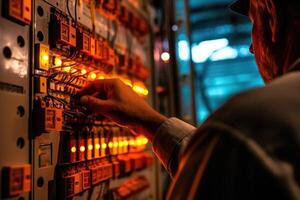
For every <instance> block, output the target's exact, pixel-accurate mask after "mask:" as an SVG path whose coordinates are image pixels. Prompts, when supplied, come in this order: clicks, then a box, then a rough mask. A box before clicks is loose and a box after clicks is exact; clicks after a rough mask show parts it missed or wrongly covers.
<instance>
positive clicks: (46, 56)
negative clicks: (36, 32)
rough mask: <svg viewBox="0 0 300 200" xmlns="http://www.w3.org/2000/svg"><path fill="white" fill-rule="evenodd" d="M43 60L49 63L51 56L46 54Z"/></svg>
mask: <svg viewBox="0 0 300 200" xmlns="http://www.w3.org/2000/svg"><path fill="white" fill-rule="evenodd" d="M42 59H43V61H44V62H48V61H49V55H47V54H44V55H43V56H42Z"/></svg>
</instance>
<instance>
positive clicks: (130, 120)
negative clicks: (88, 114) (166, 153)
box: [79, 79, 166, 141]
mask: <svg viewBox="0 0 300 200" xmlns="http://www.w3.org/2000/svg"><path fill="white" fill-rule="evenodd" d="M79 95H80V96H81V98H80V103H81V104H82V105H84V106H85V107H87V108H88V110H89V111H92V112H94V113H96V114H100V115H103V116H105V117H107V118H108V119H110V120H112V121H114V122H116V123H117V124H119V125H121V126H125V127H128V128H130V129H132V130H133V131H134V132H136V133H139V134H144V135H145V136H146V137H147V138H148V139H149V140H150V141H152V140H153V136H154V134H155V132H156V130H157V128H158V127H159V126H160V125H161V124H162V123H163V122H164V121H165V120H166V117H165V116H163V115H161V114H159V113H158V112H156V111H155V110H154V109H153V108H151V107H150V106H149V104H148V103H147V102H146V101H145V100H144V99H142V98H141V97H140V96H138V95H137V94H136V93H135V92H134V91H133V90H132V89H131V88H130V87H129V86H127V85H125V84H124V83H123V82H122V81H120V80H118V79H105V80H96V81H94V82H92V83H91V84H89V85H88V86H86V87H85V88H83V89H82V90H81V91H80V92H79Z"/></svg>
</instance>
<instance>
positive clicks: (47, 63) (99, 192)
mask: <svg viewBox="0 0 300 200" xmlns="http://www.w3.org/2000/svg"><path fill="white" fill-rule="evenodd" d="M142 4H146V3H145V2H144V1H141V2H140V1H137V0H135V1H130V0H128V1H127V0H122V1H121V0H61V1H55V0H54V1H53V0H35V1H31V0H3V1H2V16H1V17H4V18H5V20H9V21H12V22H13V23H15V24H16V25H18V26H24V27H29V30H30V31H31V32H32V39H31V40H32V42H30V43H32V45H31V46H30V45H29V48H28V52H31V53H29V55H31V56H29V58H30V57H32V62H31V63H32V66H31V67H29V68H28V69H29V70H28V71H30V72H29V76H28V82H30V84H32V89H31V91H32V94H30V95H28V96H31V97H28V99H30V101H31V102H32V103H31V110H32V112H31V116H30V119H31V120H30V127H31V128H30V132H31V133H30V135H31V136H30V137H31V139H30V140H31V141H32V151H31V152H32V153H31V155H32V158H31V161H30V162H29V164H20V165H11V166H5V167H3V169H2V178H1V181H2V184H1V185H2V187H1V198H3V199H10V198H15V199H24V198H23V197H22V195H23V194H24V193H28V194H30V195H29V198H30V199H37V200H44V199H128V198H129V199H130V198H132V199H153V198H155V197H154V196H155V194H154V193H155V192H153V188H155V186H154V185H155V181H154V177H155V175H154V174H155V173H154V167H153V163H154V160H153V155H152V153H150V152H149V150H148V148H147V147H148V145H147V144H148V140H147V139H146V138H145V137H144V136H141V135H133V134H132V133H131V132H130V130H128V129H127V128H124V127H119V126H117V125H116V124H115V123H114V122H111V121H109V120H107V119H105V118H104V117H102V116H95V115H91V114H90V113H88V112H87V110H86V108H84V107H82V106H80V105H78V104H76V103H75V102H76V97H77V96H76V94H77V92H78V91H79V90H80V89H81V88H82V87H84V86H85V85H87V84H88V83H89V82H91V81H93V80H97V79H107V78H119V79H120V80H122V81H123V82H124V83H125V84H126V85H128V86H130V87H131V88H132V89H133V90H134V91H135V92H136V93H138V94H139V95H140V96H141V97H143V98H145V99H148V96H149V94H148V93H149V89H148V86H149V83H148V81H149V77H150V70H149V66H147V64H146V63H149V62H148V60H147V57H149V56H148V54H147V52H146V50H144V49H147V46H149V41H148V38H149V31H150V27H149V22H148V21H149V20H148V19H147V18H145V17H144V15H143V14H141V10H143V9H141V10H140V8H142V7H143V6H145V5H142ZM87 13H88V14H87ZM84 17H85V18H86V19H88V20H86V19H84ZM100 19H102V20H100ZM103 19H105V20H103ZM84 20H85V21H84ZM87 24H88V25H87ZM101 26H102V27H103V28H101ZM30 27H31V28H30ZM99 27H100V29H104V31H103V30H100V31H97V30H98V29H99ZM1 28H2V27H1ZM111 30H112V31H111ZM101 31H102V32H101ZM99 32H100V33H99ZM124 35H125V36H124ZM122 36H123V39H122ZM1 37H2V36H1ZM118 37H120V38H121V39H118ZM133 41H134V42H133ZM136 46H138V47H136ZM30 49H31V50H30ZM137 49H139V50H137ZM5 51H8V50H7V49H6V50H3V53H5V54H9V53H10V54H13V53H14V52H9V51H8V52H5ZM143 51H144V52H143ZM136 52H139V53H136ZM5 57H6V58H7V59H9V55H8V56H5ZM145 58H146V59H145Z"/></svg>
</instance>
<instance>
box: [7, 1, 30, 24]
mask: <svg viewBox="0 0 300 200" xmlns="http://www.w3.org/2000/svg"><path fill="white" fill-rule="evenodd" d="M3 14H4V16H5V17H7V18H8V19H12V20H14V21H16V22H18V23H20V24H22V25H26V24H27V25H28V24H30V23H31V0H5V1H3Z"/></svg>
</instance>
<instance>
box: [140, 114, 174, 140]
mask: <svg viewBox="0 0 300 200" xmlns="http://www.w3.org/2000/svg"><path fill="white" fill-rule="evenodd" d="M166 120H168V118H167V117H165V116H164V115H162V114H160V113H158V112H156V111H155V113H153V115H151V117H149V118H148V119H147V121H146V122H145V125H146V126H144V127H143V129H144V130H143V132H144V135H145V136H146V137H147V138H148V139H149V141H150V142H151V143H152V141H153V139H154V136H155V133H156V132H157V130H158V128H159V127H160V126H161V125H162V124H163V123H164V122H165V121H166Z"/></svg>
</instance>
